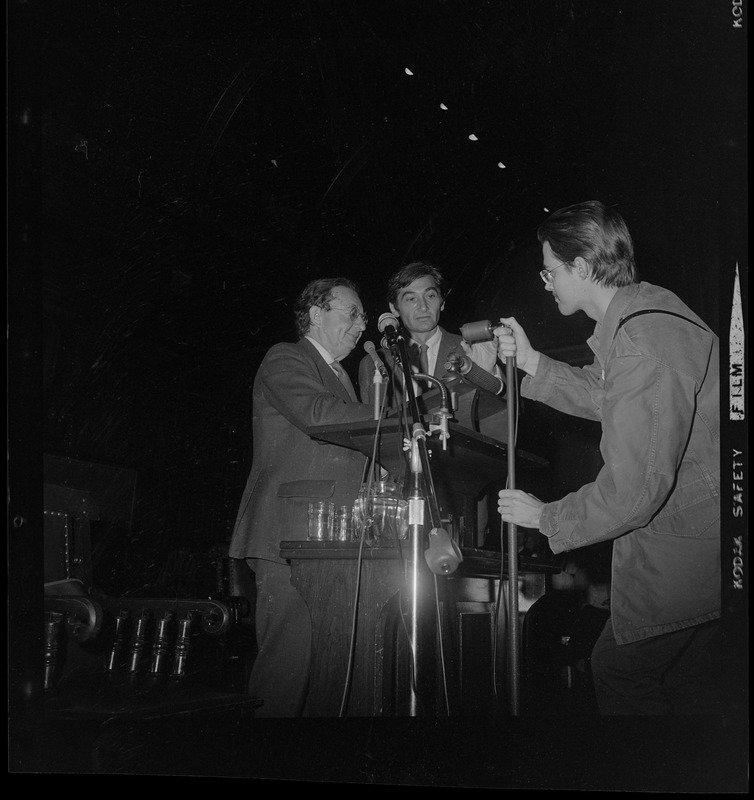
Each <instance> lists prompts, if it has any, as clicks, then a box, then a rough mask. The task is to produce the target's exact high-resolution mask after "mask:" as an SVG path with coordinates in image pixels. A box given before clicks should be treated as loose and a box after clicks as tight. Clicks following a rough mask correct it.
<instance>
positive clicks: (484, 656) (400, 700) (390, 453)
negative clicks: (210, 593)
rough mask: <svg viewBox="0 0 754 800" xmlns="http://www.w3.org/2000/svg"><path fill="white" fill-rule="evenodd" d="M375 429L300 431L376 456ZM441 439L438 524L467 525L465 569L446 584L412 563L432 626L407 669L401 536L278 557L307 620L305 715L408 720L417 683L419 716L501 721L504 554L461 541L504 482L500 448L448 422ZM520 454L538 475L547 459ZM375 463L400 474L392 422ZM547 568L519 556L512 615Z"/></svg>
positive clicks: (437, 448) (436, 464)
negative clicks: (450, 520)
mask: <svg viewBox="0 0 754 800" xmlns="http://www.w3.org/2000/svg"><path fill="white" fill-rule="evenodd" d="M377 427H378V426H377V423H376V422H371V421H370V422H363V423H356V424H354V423H349V424H343V425H327V426H318V427H313V428H309V429H308V431H307V432H308V433H309V435H310V436H312V437H313V438H315V439H319V440H321V441H325V442H328V443H330V444H335V445H339V446H341V447H347V448H350V449H354V450H358V451H360V452H362V453H364V454H365V455H368V456H372V455H373V453H375V436H376V435H377V433H378V430H377ZM449 432H450V438H449V440H448V442H447V445H448V446H447V449H443V447H442V442H441V441H440V439H439V437H437V436H435V435H431V436H429V437H428V438H427V440H426V441H427V446H428V452H429V462H430V467H431V470H432V479H433V483H434V487H435V491H436V494H437V499H438V505H439V506H440V508H441V511H442V513H443V518H445V515H451V516H453V517H454V520H458V519H461V520H463V525H462V526H461V528H460V530H459V532H460V535H461V540H460V541H459V542H458V543H459V545H460V548H461V553H462V555H463V561H462V563H461V564H460V566H459V567H458V569H457V570H456V572H455V573H453V574H452V575H449V576H435V575H433V574H432V573H430V571H429V569H428V568H427V566H426V564H425V563H424V561H423V559H422V563H421V564H420V565H419V566H420V569H421V582H422V586H423V588H422V597H421V608H422V612H421V613H422V616H423V618H424V619H426V621H427V623H428V624H427V625H426V626H422V643H421V647H417V648H416V650H417V652H418V651H421V652H422V654H423V655H422V657H421V658H417V660H416V661H414V662H413V663H412V653H411V649H410V643H409V637H408V636H407V620H406V617H407V608H408V606H409V599H408V594H409V581H408V573H409V556H410V552H411V547H410V542H409V541H408V540H405V541H399V542H388V543H383V546H380V547H366V546H365V547H363V548H361V549H360V548H359V544H358V543H356V542H310V541H283V542H281V544H280V556H281V557H282V558H284V559H286V560H287V561H289V563H290V564H291V582H292V584H293V585H294V586H295V587H296V589H297V590H298V592H299V593H300V594H301V596H302V597H303V598H304V600H305V602H306V603H307V606H308V607H309V611H310V613H311V617H312V632H313V653H312V671H311V681H310V691H309V697H308V700H307V707H306V709H305V712H304V713H305V715H306V716H311V717H337V716H348V717H371V716H407V715H409V713H410V711H409V710H408V709H409V706H410V695H411V693H412V692H415V691H416V687H417V684H419V688H420V692H419V694H420V695H421V702H420V710H421V715H422V716H458V715H471V714H484V715H488V714H491V713H493V711H492V709H494V708H498V709H500V713H502V714H504V713H506V710H505V697H504V695H505V679H506V655H507V650H506V645H505V641H506V630H507V629H508V622H507V612H506V608H505V605H506V602H505V598H506V596H507V574H508V570H507V557H506V556H504V555H501V553H499V552H494V551H485V550H479V549H476V548H474V547H473V546H467V545H468V543H469V542H473V537H474V533H475V532H474V529H473V521H474V515H475V512H476V501H477V500H478V498H479V497H480V496H481V495H482V494H483V493H484V492H485V491H486V490H487V489H488V488H489V487H490V485H491V484H492V483H494V482H495V481H504V480H505V472H506V469H507V459H508V449H507V445H506V444H505V443H504V442H501V441H498V440H495V439H492V438H490V437H487V436H484V435H482V434H480V433H477V432H475V431H473V430H470V429H468V428H465V427H463V426H460V425H457V424H455V423H452V422H451V423H449ZM517 456H518V459H519V462H520V464H521V470H522V471H532V473H533V474H534V473H537V472H542V471H545V470H546V467H547V462H546V461H545V460H544V459H541V458H538V457H537V456H534V455H532V454H530V453H527V452H523V451H517ZM376 460H377V461H378V462H379V463H380V464H381V465H382V466H383V467H385V468H386V469H387V470H389V471H390V472H391V474H392V475H400V474H402V473H403V472H405V470H406V456H405V453H404V450H403V432H402V429H401V427H400V423H399V420H397V419H394V418H388V419H387V420H383V422H382V423H381V425H380V426H379V439H378V442H377V448H376ZM548 572H557V567H554V566H553V565H548V564H546V563H540V562H537V561H536V560H529V561H521V560H519V573H518V583H519V586H518V597H519V612H520V613H525V612H526V610H527V609H528V607H529V606H530V605H531V604H532V603H533V602H535V601H536V600H537V599H538V598H539V597H541V596H542V595H543V594H544V591H545V577H546V574H547V573H548ZM413 655H414V656H415V655H416V654H413ZM491 667H492V668H491ZM414 668H415V670H416V673H415V674H414ZM501 698H502V699H501Z"/></svg>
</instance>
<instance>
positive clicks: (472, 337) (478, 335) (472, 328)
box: [461, 319, 495, 344]
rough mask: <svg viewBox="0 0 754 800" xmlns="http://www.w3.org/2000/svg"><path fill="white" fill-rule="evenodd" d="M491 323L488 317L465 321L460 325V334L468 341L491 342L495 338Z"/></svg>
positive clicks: (471, 342)
mask: <svg viewBox="0 0 754 800" xmlns="http://www.w3.org/2000/svg"><path fill="white" fill-rule="evenodd" d="M493 330H494V326H493V324H492V323H491V322H490V321H489V320H488V319H483V320H481V321H480V322H467V323H466V324H465V325H461V336H463V338H464V339H465V340H466V341H467V342H468V343H469V344H473V343H474V342H491V341H492V340H493V339H494V338H495V334H494V333H493V332H492V331H493Z"/></svg>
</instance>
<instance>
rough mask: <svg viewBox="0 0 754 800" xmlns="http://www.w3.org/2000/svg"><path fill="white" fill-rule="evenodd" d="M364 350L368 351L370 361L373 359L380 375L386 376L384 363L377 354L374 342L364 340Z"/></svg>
mask: <svg viewBox="0 0 754 800" xmlns="http://www.w3.org/2000/svg"><path fill="white" fill-rule="evenodd" d="M364 350H366V351H367V353H369V355H370V356H371V357H372V361H374V368H375V369H376V370H377V372H379V373H380V375H382V377H383V378H385V379H386V378H387V369H385V365H384V364H383V363H382V359H381V358H380V357H379V356H378V355H377V350H376V349H375V347H374V342H364Z"/></svg>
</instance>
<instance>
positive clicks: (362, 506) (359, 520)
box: [353, 481, 408, 547]
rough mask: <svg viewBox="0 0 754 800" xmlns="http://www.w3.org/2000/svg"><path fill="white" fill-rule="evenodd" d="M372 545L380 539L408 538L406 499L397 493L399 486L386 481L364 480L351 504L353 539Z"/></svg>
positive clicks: (376, 545) (376, 543) (384, 540)
mask: <svg viewBox="0 0 754 800" xmlns="http://www.w3.org/2000/svg"><path fill="white" fill-rule="evenodd" d="M362 529H363V530H364V541H365V543H366V544H369V545H372V546H373V547H379V546H380V545H381V544H382V543H383V542H390V541H395V540H396V539H407V538H408V501H407V500H404V499H403V498H402V497H401V487H400V485H399V484H397V483H390V482H389V481H377V482H375V483H373V484H371V486H367V485H366V484H365V485H364V486H362V487H361V489H360V490H359V495H358V497H357V498H356V502H355V503H354V507H353V539H354V540H355V541H359V540H360V538H361V532H362Z"/></svg>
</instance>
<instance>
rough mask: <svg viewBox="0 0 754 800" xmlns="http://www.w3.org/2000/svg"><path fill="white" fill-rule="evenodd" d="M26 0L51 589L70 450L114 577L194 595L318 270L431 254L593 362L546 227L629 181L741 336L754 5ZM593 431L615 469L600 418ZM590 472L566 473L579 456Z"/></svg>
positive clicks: (656, 237) (30, 368)
mask: <svg viewBox="0 0 754 800" xmlns="http://www.w3.org/2000/svg"><path fill="white" fill-rule="evenodd" d="M8 8H9V11H8V43H9V58H8V76H9V81H8V85H9V284H8V285H9V292H10V296H9V306H8V308H9V317H10V340H9V345H10V349H9V355H10V360H9V365H10V371H11V380H10V381H9V402H10V416H9V431H10V433H9V437H10V462H9V472H10V478H11V483H10V484H9V485H10V486H11V489H12V491H11V493H10V510H11V517H10V519H11V520H13V521H14V523H13V524H14V528H15V530H16V531H18V530H19V529H20V530H21V532H22V533H23V534H25V538H24V541H23V542H20V543H19V542H18V536H16V537H15V538H12V539H11V544H10V551H9V552H10V557H11V562H12V563H15V564H17V568H16V576H18V575H21V576H22V579H23V576H24V575H25V574H27V573H26V572H25V570H26V571H28V570H30V569H32V567H31V566H30V565H31V564H33V563H34V558H33V557H32V558H29V557H28V555H27V554H28V552H29V547H31V552H32V555H33V554H34V553H35V547H36V545H35V544H34V542H36V541H38V540H39V539H40V531H41V517H40V513H39V511H38V509H41V488H40V487H41V484H42V482H43V480H44V479H48V480H49V479H50V475H51V471H52V472H54V473H55V475H56V476H57V477H56V480H57V479H58V478H60V474H59V471H60V469H62V468H64V467H65V466H66V465H67V466H68V467H69V468H70V469H71V470H74V471H76V470H78V471H79V473H80V471H81V470H83V471H84V472H87V471H88V474H90V475H92V474H94V475H96V476H98V480H99V481H100V483H102V482H103V481H104V482H106V483H107V482H108V481H109V484H108V485H109V488H110V489H111V490H112V488H113V486H112V483H113V482H116V483H118V484H119V486H120V487H121V491H120V493H118V492H115V494H116V495H117V498H116V499H115V500H113V501H112V504H111V506H110V507H109V508H105V509H104V518H103V520H102V522H101V523H100V525H99V527H98V528H96V529H95V530H94V536H95V542H94V544H95V574H96V577H97V580H98V581H99V582H100V584H101V586H102V588H103V589H104V590H106V591H110V592H113V593H117V592H123V593H129V592H139V591H142V590H145V587H153V586H155V585H159V584H160V583H161V582H162V583H163V584H164V585H167V583H166V581H167V578H166V576H165V575H164V571H165V564H166V563H168V562H170V563H174V562H175V560H176V559H175V556H176V554H177V553H182V554H187V555H188V557H189V560H190V562H191V564H192V566H191V567H190V568H189V569H188V571H186V572H184V573H182V574H175V575H173V576H172V581H173V583H172V584H170V586H171V588H173V589H176V590H186V591H189V592H193V591H204V589H205V585H206V580H207V579H206V575H205V574H204V573H203V572H202V564H203V563H204V561H205V560H206V558H207V557H208V556H207V554H208V553H216V552H217V551H218V550H222V549H223V548H224V547H226V545H227V542H228V540H229V536H230V533H231V529H232V524H233V520H234V517H235V512H236V508H237V504H238V501H239V499H240V494H241V491H242V488H243V485H244V482H245V479H246V475H247V473H248V470H249V467H250V464H251V458H252V453H253V442H252V441H251V405H250V399H251V392H250V388H251V383H252V381H253V378H254V373H255V370H256V367H257V365H258V364H259V362H260V361H261V358H262V356H263V354H264V353H265V351H266V350H267V348H268V347H269V346H270V345H271V344H273V343H274V342H277V341H280V340H281V339H292V338H293V337H294V334H293V326H292V303H293V301H294V299H295V296H296V294H297V293H298V292H299V291H300V290H301V288H302V287H303V286H304V284H305V283H307V282H308V281H309V280H311V279H313V278H315V277H320V276H323V275H345V276H348V277H350V278H352V279H355V280H356V281H357V283H358V284H359V285H360V286H361V288H362V294H363V299H364V303H365V306H366V308H367V310H368V311H369V313H370V314H371V316H372V318H373V320H376V318H377V317H378V316H379V314H380V313H382V312H383V311H385V310H387V304H386V301H385V299H384V292H385V282H386V279H387V277H388V276H389V275H390V274H391V273H392V272H394V271H395V270H396V269H397V268H398V267H400V266H402V265H403V264H405V263H407V262H408V261H410V260H415V259H426V260H430V261H432V262H434V263H435V264H436V265H437V266H439V267H440V268H442V269H443V271H444V272H445V275H446V277H447V278H448V280H449V283H450V287H451V289H450V293H449V295H448V298H447V306H446V311H445V314H444V317H443V323H444V325H445V327H447V328H449V329H451V330H457V328H458V326H459V325H460V324H462V323H464V322H468V321H472V320H476V319H481V318H488V317H489V318H495V317H498V316H501V315H505V316H507V315H510V314H513V315H515V316H516V317H517V318H518V319H519V320H520V321H521V322H522V324H523V325H524V327H525V328H526V330H527V332H528V333H529V335H530V338H531V339H532V342H533V343H534V345H535V346H536V347H539V348H540V349H542V350H544V351H545V352H550V353H552V354H554V355H559V356H560V357H564V358H567V359H569V360H571V361H572V362H573V363H579V362H580V361H581V360H583V358H584V350H583V342H584V339H585V338H586V337H587V336H588V335H589V333H590V332H591V328H592V323H591V322H590V321H589V320H587V318H586V317H585V316H584V315H579V316H578V317H572V318H568V319H564V318H561V317H560V315H559V314H558V312H557V309H556V308H555V306H554V304H553V303H552V301H551V299H550V298H549V295H548V294H547V293H546V292H544V291H543V290H542V284H541V281H540V279H539V277H538V276H537V274H536V273H537V271H538V269H539V268H540V266H539V265H540V262H541V252H540V249H539V246H538V245H537V244H536V238H535V230H536V226H537V224H538V223H539V222H540V221H542V219H544V217H546V216H547V213H548V211H554V210H556V209H557V208H560V207H562V206H564V205H569V204H571V203H574V202H579V201H582V200H587V199H600V200H602V201H603V202H605V203H608V204H617V205H618V207H619V209H620V210H621V212H622V213H623V215H624V216H625V218H626V220H627V222H628V224H629V228H630V229H631V231H632V234H633V236H634V240H635V246H636V255H637V263H638V266H639V270H640V274H641V277H642V279H644V280H648V281H650V282H652V283H657V284H661V285H664V286H667V287H668V288H670V289H672V290H674V291H675V292H677V293H678V294H679V295H680V296H681V297H682V298H683V299H684V300H685V301H686V302H687V303H688V304H689V305H690V306H691V308H693V309H694V310H695V311H696V312H698V313H699V314H700V315H701V316H702V317H703V318H704V319H705V320H706V321H707V322H708V323H709V324H710V325H711V326H712V327H713V328H714V329H715V330H716V331H718V333H720V334H722V335H724V334H726V333H727V324H728V322H727V320H728V315H729V306H730V300H731V296H732V281H733V271H734V268H735V263H736V261H743V262H744V263H745V253H746V249H745V248H746V228H747V225H746V212H747V205H746V174H747V153H746V124H745V123H746V84H745V70H746V43H745V42H746V40H745V37H746V30H745V28H744V30H740V29H737V28H735V27H734V22H735V20H736V18H735V17H734V16H733V13H732V9H733V7H732V5H731V4H730V3H725V2H713V1H712V0H669V1H668V2H656V0H540V1H539V2H537V1H535V0H530V1H527V0H512V1H511V2H491V1H490V2H486V1H484V0H467V1H466V2H452V1H451V0H446V1H444V0H436V1H435V2H411V1H407V0H404V2H393V1H392V0H375V1H374V2H369V3H366V2H350V3H348V2H345V3H337V2H313V1H309V2H307V1H306V0H296V1H294V2H249V1H247V0H243V1H242V0H229V1H228V2H220V1H219V0H160V2H135V1H134V0H112V2H106V3H105V2H101V1H100V0H97V1H96V2H49V3H43V2H33V1H30V2H20V0H15V1H14V2H11V3H10V4H9V7H8ZM407 69H408V70H410V71H411V73H413V74H411V75H409V74H407V71H406V70H407ZM441 104H444V105H445V106H446V107H447V108H446V109H443V108H441ZM472 134H473V135H474V136H475V137H476V139H477V140H476V141H472V140H471V139H470V138H469V137H470V136H471V135H472ZM501 165H502V166H501ZM742 280H743V283H744V290H745V286H746V273H745V272H744V274H743V276H742ZM364 338H365V339H366V338H371V339H372V340H373V341H377V339H378V335H377V333H376V328H375V324H374V322H371V323H370V326H369V329H368V330H367V333H366V334H365V337H364ZM360 353H361V350H360V348H359V351H358V352H355V353H354V354H353V355H352V356H351V357H350V358H349V359H348V360H347V361H346V366H347V367H348V368H349V370H350V371H351V373H352V375H355V366H356V364H357V361H358V358H360ZM553 425H554V427H555V428H559V425H558V424H557V423H553ZM564 435H565V436H566V437H567V438H568V439H569V442H568V446H569V447H570V446H573V447H574V450H573V452H574V453H576V452H582V450H583V451H584V452H586V453H587V455H586V456H585V457H584V458H585V460H586V461H589V456H588V453H589V452H591V449H592V448H593V445H594V442H593V431H589V430H583V431H582V430H581V429H580V428H579V427H578V425H576V423H573V427H570V428H568V429H567V430H566V431H565V433H564ZM574 439H575V440H577V441H576V443H575V444H574V441H573V440H574ZM537 446H538V445H537V443H536V442H532V447H537ZM579 448H581V450H580V449H579ZM45 456H46V457H47V461H46V462H45V460H44V457H45ZM45 465H46V471H45ZM61 465H62V467H61ZM561 466H562V474H561V476H560V477H559V482H560V483H559V488H561V489H563V488H565V489H567V488H568V485H569V481H574V480H576V479H578V478H579V474H578V470H574V469H573V464H570V465H569V464H568V463H567V461H566V463H564V464H561ZM56 470H57V472H56ZM108 475H109V476H111V477H110V478H107V477H106V476H108ZM60 479H61V480H64V479H65V477H64V476H63V478H60ZM95 483H96V481H95ZM19 520H20V521H19ZM29 531H30V532H29ZM29 574H33V572H32V573H29Z"/></svg>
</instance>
